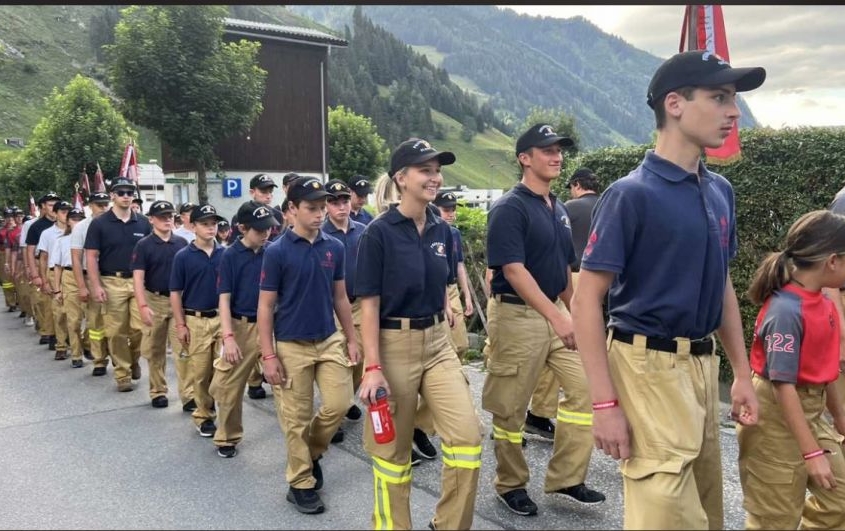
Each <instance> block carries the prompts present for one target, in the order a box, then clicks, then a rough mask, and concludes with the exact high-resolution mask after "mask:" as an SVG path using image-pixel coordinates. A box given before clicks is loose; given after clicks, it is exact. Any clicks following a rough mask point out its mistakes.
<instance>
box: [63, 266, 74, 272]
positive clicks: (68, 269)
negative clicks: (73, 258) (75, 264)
mask: <svg viewBox="0 0 845 531" xmlns="http://www.w3.org/2000/svg"><path fill="white" fill-rule="evenodd" d="M62 269H64V270H65V271H73V268H72V267H70V266H63V267H62Z"/></svg>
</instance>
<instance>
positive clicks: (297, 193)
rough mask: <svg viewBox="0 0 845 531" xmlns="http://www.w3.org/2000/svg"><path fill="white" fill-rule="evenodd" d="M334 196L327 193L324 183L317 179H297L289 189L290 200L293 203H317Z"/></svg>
mask: <svg viewBox="0 0 845 531" xmlns="http://www.w3.org/2000/svg"><path fill="white" fill-rule="evenodd" d="M330 195H332V194H330V193H328V192H327V191H326V188H325V187H324V186H323V183H321V182H320V179H318V178H316V177H303V178H302V179H297V180H295V181H294V182H293V184H291V185H290V188H289V189H288V198H289V199H290V200H291V201H316V200H318V199H322V198H324V197H327V196H330Z"/></svg>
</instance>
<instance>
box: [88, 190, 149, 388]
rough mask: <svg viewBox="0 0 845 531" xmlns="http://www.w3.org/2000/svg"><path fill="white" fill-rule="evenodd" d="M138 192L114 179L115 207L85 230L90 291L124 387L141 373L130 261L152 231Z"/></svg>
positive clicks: (138, 322) (138, 324) (116, 374)
mask: <svg viewBox="0 0 845 531" xmlns="http://www.w3.org/2000/svg"><path fill="white" fill-rule="evenodd" d="M134 196H135V183H134V182H132V181H131V180H129V179H126V178H123V177H118V178H117V179H115V180H114V182H112V185H111V200H112V208H111V210H109V211H108V212H106V213H105V214H103V215H101V216H99V217H97V218H95V219H94V220H93V221H91V225H90V226H89V227H88V234H86V236H85V257H86V261H87V263H88V282H89V283H90V289H91V297H92V298H93V299H94V300H95V301H97V302H99V303H101V304H102V305H103V314H104V321H105V335H106V337H107V338H108V342H109V352H110V353H111V356H112V363H114V365H115V368H114V379H115V381H116V382H117V390H118V391H120V392H127V391H132V381H131V380H137V379H139V378H140V377H141V366H140V365H139V364H138V361H139V359H140V357H141V317H140V315H138V306H137V305H136V304H135V302H134V301H133V300H132V299H134V297H135V290H134V287H133V282H132V270H131V269H130V262H131V259H132V250H133V249H134V248H135V244H136V243H138V241H139V240H140V239H141V238H143V237H144V236H146V235H147V234H149V233H150V232H151V231H152V228H151V227H150V222H149V220H147V218H146V217H144V216H143V215H141V214H138V213H136V212H132V209H131V207H130V206H131V204H132V198H133V197H134ZM130 342H131V345H130ZM130 378H131V379H130Z"/></svg>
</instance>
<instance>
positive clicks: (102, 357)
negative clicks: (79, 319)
mask: <svg viewBox="0 0 845 531" xmlns="http://www.w3.org/2000/svg"><path fill="white" fill-rule="evenodd" d="M89 293H90V290H89ZM85 315H86V316H87V322H88V348H89V349H90V350H91V356H93V358H94V362H93V363H94V367H106V366H107V365H108V364H109V344H108V340H107V339H106V324H105V318H104V317H103V304H101V303H99V302H96V301H95V300H94V298H93V297H91V296H89V297H88V305H87V307H86V314H85ZM112 364H114V362H112Z"/></svg>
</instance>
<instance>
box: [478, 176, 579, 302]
mask: <svg viewBox="0 0 845 531" xmlns="http://www.w3.org/2000/svg"><path fill="white" fill-rule="evenodd" d="M549 200H550V201H551V204H552V206H551V208H549V206H548V205H547V204H546V199H545V198H544V197H543V196H542V195H539V194H535V193H534V192H532V191H531V190H530V189H529V188H528V187H527V186H525V185H524V184H522V183H518V184H517V185H516V186H514V187H513V188H511V189H510V190H508V191H507V192H506V193H505V194H504V195H502V197H500V198H499V199H498V200H497V201H496V202H495V203H493V208H491V209H490V212H489V213H488V215H487V267H489V268H491V269H493V281H492V283H491V287H492V291H493V293H496V294H499V293H510V294H513V295H517V293H516V290H515V289H514V288H513V286H511V285H510V283H509V282H508V281H507V279H505V274H504V273H503V271H502V267H503V266H505V265H507V264H514V263H519V264H523V265H524V266H525V268H526V269H527V270H528V272H529V273H531V276H532V277H534V280H535V281H536V282H537V285H538V286H539V287H540V290H541V291H542V292H543V293H544V294H545V295H546V297H548V298H549V300H552V301H554V300H557V297H558V295H560V294H561V292H563V291H564V290H565V289H566V285H567V284H566V281H567V276H566V267H567V266H569V265H572V264H574V263H575V262H576V256H575V248H574V246H573V245H572V228H571V225H570V222H569V214H568V213H567V212H566V208H564V206H563V203H562V202H560V201H558V200H557V197H556V196H555V195H554V194H551V193H550V194H549Z"/></svg>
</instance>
